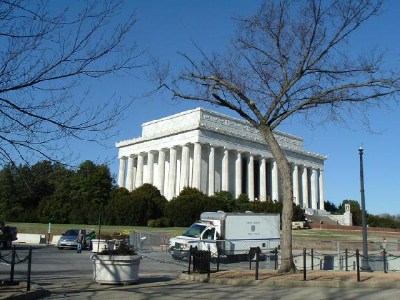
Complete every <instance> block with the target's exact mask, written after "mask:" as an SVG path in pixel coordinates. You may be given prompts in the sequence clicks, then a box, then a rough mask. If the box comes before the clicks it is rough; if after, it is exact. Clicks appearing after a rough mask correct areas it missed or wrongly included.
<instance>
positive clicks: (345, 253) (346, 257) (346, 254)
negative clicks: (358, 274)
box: [344, 249, 349, 271]
mask: <svg viewBox="0 0 400 300" xmlns="http://www.w3.org/2000/svg"><path fill="white" fill-rule="evenodd" d="M348 255H349V253H348V250H347V249H346V250H345V251H344V257H345V264H346V271H348V270H349V265H348Z"/></svg>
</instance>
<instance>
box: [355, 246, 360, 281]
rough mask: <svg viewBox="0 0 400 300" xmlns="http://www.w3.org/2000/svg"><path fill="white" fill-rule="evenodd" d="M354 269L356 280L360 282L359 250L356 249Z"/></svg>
mask: <svg viewBox="0 0 400 300" xmlns="http://www.w3.org/2000/svg"><path fill="white" fill-rule="evenodd" d="M356 269H357V282H360V281H361V279H360V251H359V250H358V249H356Z"/></svg>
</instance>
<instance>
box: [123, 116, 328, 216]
mask: <svg viewBox="0 0 400 300" xmlns="http://www.w3.org/2000/svg"><path fill="white" fill-rule="evenodd" d="M275 136H276V138H277V140H278V142H279V144H280V145H281V147H282V148H283V149H284V152H285V155H286V157H287V158H288V160H289V162H290V163H291V165H292V174H293V191H294V195H293V196H294V197H293V201H294V202H295V203H296V204H299V205H301V207H303V208H312V209H324V188H323V186H324V177H323V170H324V161H325V159H326V157H324V156H321V155H319V154H316V153H311V152H308V151H305V150H304V143H303V139H302V138H300V137H297V136H293V135H290V134H287V133H282V132H275ZM116 146H117V148H118V150H119V154H118V157H119V160H120V166H119V175H118V185H119V186H121V187H125V188H127V189H128V190H132V189H135V188H137V187H139V186H141V185H142V184H144V183H150V184H153V185H154V186H156V187H157V188H158V189H159V190H160V191H161V194H163V195H164V196H165V197H166V198H167V199H168V200H171V199H172V198H173V197H175V196H177V195H179V193H180V191H181V190H182V189H183V188H184V187H186V186H189V187H195V188H198V189H199V190H201V191H202V192H203V193H205V194H207V195H214V194H215V193H216V192H218V191H229V192H231V193H232V195H234V196H235V197H238V196H239V195H240V194H242V193H246V194H247V195H248V197H249V199H250V200H251V201H254V200H256V199H258V200H260V201H266V200H277V201H279V200H281V199H282V189H281V185H280V180H279V172H278V169H277V165H276V162H275V160H274V159H273V156H272V154H271V151H270V150H269V147H268V146H266V145H265V143H264V141H263V140H262V137H261V135H260V134H259V133H258V131H257V130H256V129H254V128H253V127H252V126H251V125H250V124H248V123H247V122H245V121H243V120H240V119H236V118H232V117H230V116H226V115H223V114H220V113H217V112H214V111H210V110H206V109H202V108H197V109H193V110H189V111H185V112H182V113H179V114H176V115H172V116H169V117H166V118H162V119H159V120H154V121H150V122H147V123H144V124H142V136H141V137H139V138H135V139H131V140H127V141H121V142H118V143H117V144H116Z"/></svg>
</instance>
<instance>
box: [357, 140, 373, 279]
mask: <svg viewBox="0 0 400 300" xmlns="http://www.w3.org/2000/svg"><path fill="white" fill-rule="evenodd" d="M358 152H359V153H360V191H361V221H362V238H363V255H362V258H361V270H362V271H371V267H370V266H369V263H368V237H367V219H366V215H365V192H364V168H363V152H364V149H363V148H362V147H360V149H358Z"/></svg>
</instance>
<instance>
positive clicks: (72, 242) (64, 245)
mask: <svg viewBox="0 0 400 300" xmlns="http://www.w3.org/2000/svg"><path fill="white" fill-rule="evenodd" d="M79 230H81V231H82V233H83V234H84V237H85V238H84V241H83V244H82V249H87V246H88V245H87V242H88V241H87V239H86V230H85V229H68V230H67V231H66V232H65V233H63V234H62V236H61V237H60V239H59V240H58V243H57V247H58V249H77V248H78V243H77V239H78V233H79Z"/></svg>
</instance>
